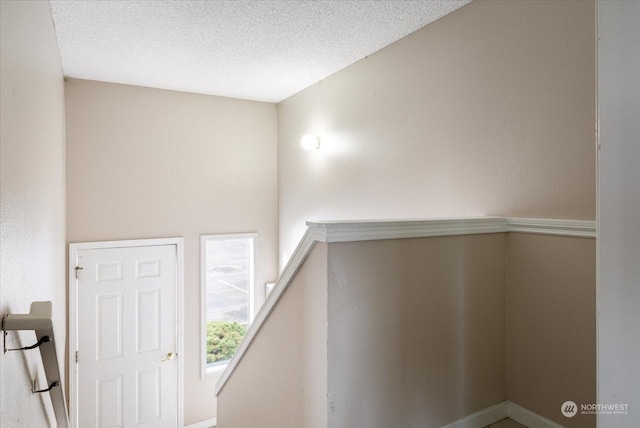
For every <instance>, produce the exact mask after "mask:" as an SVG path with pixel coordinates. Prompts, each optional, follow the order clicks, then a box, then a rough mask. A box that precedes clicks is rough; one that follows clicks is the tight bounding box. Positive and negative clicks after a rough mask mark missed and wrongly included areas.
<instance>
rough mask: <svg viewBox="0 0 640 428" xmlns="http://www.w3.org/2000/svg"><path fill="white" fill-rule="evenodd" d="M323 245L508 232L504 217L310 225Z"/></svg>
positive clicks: (340, 222)
mask: <svg viewBox="0 0 640 428" xmlns="http://www.w3.org/2000/svg"><path fill="white" fill-rule="evenodd" d="M307 226H308V227H309V228H310V229H312V230H314V231H315V232H316V234H317V236H318V240H319V241H322V242H353V241H371V240H379V239H400V238H424V237H428V236H449V235H471V234H477V233H500V232H507V221H506V219H505V218H504V217H477V218H456V219H431V220H359V221H327V222H307Z"/></svg>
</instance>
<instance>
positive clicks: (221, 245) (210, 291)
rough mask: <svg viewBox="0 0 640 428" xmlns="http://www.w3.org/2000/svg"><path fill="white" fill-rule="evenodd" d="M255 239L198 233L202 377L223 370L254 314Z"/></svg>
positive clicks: (255, 235) (254, 235) (251, 234)
mask: <svg viewBox="0 0 640 428" xmlns="http://www.w3.org/2000/svg"><path fill="white" fill-rule="evenodd" d="M256 239H257V234H255V233H243V234H236V235H203V236H201V239H200V245H201V247H200V253H201V267H200V269H201V271H202V279H201V284H202V306H203V308H202V319H203V323H204V326H203V335H202V336H203V337H202V345H203V346H202V348H203V352H202V354H203V355H202V376H203V377H204V376H206V375H207V374H210V373H215V372H219V371H222V370H224V368H225V367H226V365H227V363H228V362H229V360H230V359H231V357H232V356H233V354H234V353H235V351H236V349H238V346H239V345H240V341H241V340H242V338H243V337H244V335H245V334H246V332H247V329H248V327H249V323H250V321H251V319H252V317H253V294H254V292H253V290H254V289H255V287H254V284H255V246H256Z"/></svg>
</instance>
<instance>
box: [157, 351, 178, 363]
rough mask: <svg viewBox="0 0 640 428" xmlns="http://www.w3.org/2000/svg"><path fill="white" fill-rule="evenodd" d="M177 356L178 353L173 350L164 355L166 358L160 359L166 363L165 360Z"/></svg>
mask: <svg viewBox="0 0 640 428" xmlns="http://www.w3.org/2000/svg"><path fill="white" fill-rule="evenodd" d="M175 356H176V355H175V354H174V353H173V352H169V353H168V354H167V356H166V357H164V358H163V359H162V360H160V361H162V362H163V363H164V362H165V361H168V360H173V357H175Z"/></svg>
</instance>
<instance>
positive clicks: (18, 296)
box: [0, 1, 66, 428]
mask: <svg viewBox="0 0 640 428" xmlns="http://www.w3.org/2000/svg"><path fill="white" fill-rule="evenodd" d="M0 17H1V23H0V31H1V35H0V40H1V47H0V52H1V57H0V81H1V84H0V88H1V89H0V91H1V92H0V101H1V103H2V106H1V110H0V111H1V116H0V127H1V140H0V147H1V154H0V161H1V164H0V201H1V202H0V207H1V209H0V224H1V237H0V287H1V290H0V313H1V315H5V314H8V313H29V306H30V304H31V302H32V301H42V300H50V301H52V302H53V316H54V330H55V335H56V342H57V343H56V345H57V348H58V349H57V351H58V358H59V360H60V362H61V367H64V366H65V364H64V361H65V346H66V294H65V289H66V287H65V283H66V281H65V271H66V269H65V260H64V254H65V185H64V164H65V158H64V150H65V142H64V140H65V137H64V84H63V77H62V67H61V65H60V56H59V53H58V46H57V43H56V38H55V32H54V28H53V20H52V17H51V11H50V10H49V3H48V2H17V1H2V2H0ZM34 341H35V335H34V334H33V333H32V332H24V333H21V334H19V335H18V334H16V333H10V334H9V335H8V336H7V346H8V347H19V346H28V345H31V344H33V342H34ZM41 366H42V363H41V362H40V355H39V353H38V352H31V353H29V352H10V353H7V354H4V355H2V354H0V378H1V379H2V381H1V382H0V425H1V426H2V427H6V428H10V427H40V426H49V421H53V422H52V423H53V424H55V419H52V418H53V413H52V412H51V410H50V404H49V403H50V400H49V397H48V395H46V394H44V395H38V394H36V395H34V394H32V393H31V381H32V379H34V378H35V377H36V374H37V372H38V370H39V367H41ZM39 378H40V381H41V384H43V383H42V382H43V381H42V375H40V376H39ZM43 406H44V408H43Z"/></svg>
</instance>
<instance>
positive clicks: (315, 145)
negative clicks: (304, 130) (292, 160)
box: [300, 134, 320, 150]
mask: <svg viewBox="0 0 640 428" xmlns="http://www.w3.org/2000/svg"><path fill="white" fill-rule="evenodd" d="M300 145H301V146H302V148H303V149H305V150H318V149H320V137H319V136H317V135H315V134H307V135H305V136H304V137H302V140H300Z"/></svg>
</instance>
